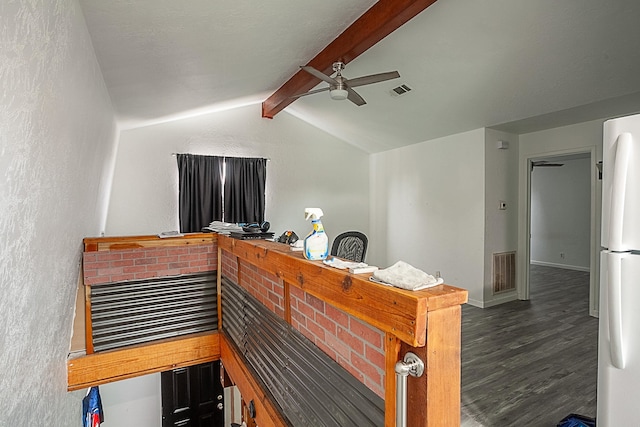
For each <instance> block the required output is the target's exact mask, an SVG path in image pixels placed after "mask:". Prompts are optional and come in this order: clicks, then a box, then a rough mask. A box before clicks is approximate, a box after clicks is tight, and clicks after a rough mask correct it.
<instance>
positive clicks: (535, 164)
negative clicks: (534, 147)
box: [531, 160, 564, 170]
mask: <svg viewBox="0 0 640 427" xmlns="http://www.w3.org/2000/svg"><path fill="white" fill-rule="evenodd" d="M558 166H564V163H551V162H548V161H546V160H539V161H533V162H531V170H533V168H535V167H558Z"/></svg>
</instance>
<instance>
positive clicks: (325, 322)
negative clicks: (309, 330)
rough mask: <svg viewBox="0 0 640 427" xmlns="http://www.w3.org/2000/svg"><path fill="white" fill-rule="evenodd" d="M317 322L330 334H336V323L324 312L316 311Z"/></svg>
mask: <svg viewBox="0 0 640 427" xmlns="http://www.w3.org/2000/svg"><path fill="white" fill-rule="evenodd" d="M316 322H318V324H319V325H320V326H322V327H323V328H324V329H325V330H326V331H327V332H329V333H330V334H332V335H336V324H335V323H334V322H333V320H331V319H329V318H328V317H327V316H325V315H324V314H322V313H316Z"/></svg>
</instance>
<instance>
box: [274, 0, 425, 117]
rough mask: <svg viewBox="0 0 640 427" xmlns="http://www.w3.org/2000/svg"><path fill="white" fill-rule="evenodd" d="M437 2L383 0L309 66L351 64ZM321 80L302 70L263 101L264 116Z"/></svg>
mask: <svg viewBox="0 0 640 427" xmlns="http://www.w3.org/2000/svg"><path fill="white" fill-rule="evenodd" d="M435 2H436V0H379V1H378V2H377V3H376V4H374V5H373V6H371V8H370V9H369V10H367V11H366V12H365V13H364V14H363V15H362V16H360V18H358V19H357V20H356V21H355V22H354V23H353V24H351V25H350V26H349V27H348V28H347V29H346V30H344V31H343V32H342V34H340V35H339V36H338V37H337V38H336V39H335V40H334V41H332V42H331V43H330V44H329V45H328V46H327V47H325V48H324V49H323V50H322V51H321V52H320V53H319V54H318V55H316V56H315V58H313V59H312V60H311V61H309V63H308V64H307V65H310V66H312V67H313V68H315V69H317V70H319V71H321V72H323V73H325V74H331V73H332V72H333V68H332V65H333V63H334V62H336V61H342V62H344V63H345V64H348V63H349V62H351V61H352V60H353V59H355V58H357V57H358V56H359V55H361V54H362V53H364V52H365V51H366V50H367V49H369V48H370V47H372V46H374V45H375V44H376V43H378V42H379V41H380V40H382V39H383V38H385V37H386V36H388V35H389V34H391V33H392V32H393V31H395V30H396V29H398V28H400V27H401V26H402V25H404V24H405V23H406V22H408V21H409V20H410V19H411V18H413V17H414V16H416V15H417V14H419V13H420V12H422V11H423V10H424V9H426V8H427V7H429V6H431V5H432V4H433V3H435ZM319 82H320V80H319V79H318V78H316V77H314V76H312V75H311V74H309V73H307V72H305V71H303V70H299V71H298V72H297V73H296V74H294V75H293V77H291V78H290V79H289V80H288V81H287V82H286V83H285V84H283V85H282V86H281V87H280V89H278V90H277V91H275V92H274V93H273V94H272V95H271V96H270V97H269V98H267V99H266V100H265V101H264V102H263V103H262V117H266V118H269V119H272V118H273V117H274V116H275V115H276V114H278V113H279V112H280V111H282V110H283V109H284V108H285V107H287V106H288V105H289V104H291V103H292V102H293V101H294V100H295V99H294V98H291V96H293V95H297V94H299V93H303V92H307V91H308V90H309V89H311V88H313V87H314V86H316V85H317V84H318V83H319Z"/></svg>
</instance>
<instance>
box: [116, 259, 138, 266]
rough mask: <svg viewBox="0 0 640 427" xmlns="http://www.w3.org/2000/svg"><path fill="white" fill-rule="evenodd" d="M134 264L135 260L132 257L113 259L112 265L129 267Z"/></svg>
mask: <svg viewBox="0 0 640 427" xmlns="http://www.w3.org/2000/svg"><path fill="white" fill-rule="evenodd" d="M132 265H133V260H132V259H123V260H120V261H112V262H111V266H112V267H129V266H132Z"/></svg>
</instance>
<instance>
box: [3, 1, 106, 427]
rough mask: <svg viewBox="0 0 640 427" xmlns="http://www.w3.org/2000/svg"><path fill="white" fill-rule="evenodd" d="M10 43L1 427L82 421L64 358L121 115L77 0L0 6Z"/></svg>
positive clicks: (6, 49) (6, 54)
mask: <svg viewBox="0 0 640 427" xmlns="http://www.w3.org/2000/svg"><path fill="white" fill-rule="evenodd" d="M0 40H2V42H1V43H0V58H1V59H0V154H1V155H0V171H1V173H0V291H1V293H2V298H0V313H2V314H1V316H2V322H1V323H0V325H1V327H0V360H1V361H2V363H1V364H0V426H32V425H33V426H35V425H44V426H75V425H79V424H80V413H81V398H82V393H80V392H78V393H67V391H66V383H67V372H66V359H67V353H68V351H69V342H70V335H71V324H72V316H73V310H74V297H75V294H76V287H77V282H78V275H79V266H80V256H81V246H82V243H81V242H82V238H83V237H85V236H88V235H96V234H98V233H99V231H100V230H101V228H102V224H101V219H102V218H104V217H105V212H106V197H107V194H108V186H109V177H110V170H109V168H108V166H109V165H110V162H111V160H112V159H113V153H114V149H115V138H116V127H115V121H114V115H113V111H112V108H111V102H110V100H109V96H108V94H107V91H106V89H105V86H104V82H103V79H102V75H101V73H100V69H99V67H98V64H97V61H96V58H95V56H94V52H93V48H92V46H91V41H90V39H89V35H88V32H87V29H86V26H85V23H84V19H83V17H82V13H81V11H80V8H79V6H78V4H77V2H76V1H75V0H33V1H29V2H7V1H3V2H0Z"/></svg>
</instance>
